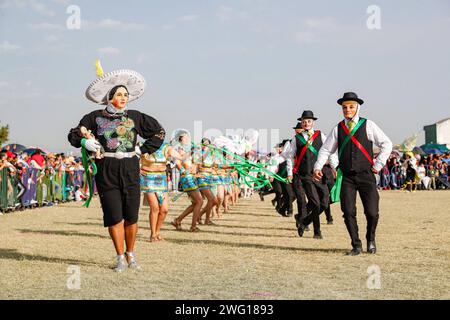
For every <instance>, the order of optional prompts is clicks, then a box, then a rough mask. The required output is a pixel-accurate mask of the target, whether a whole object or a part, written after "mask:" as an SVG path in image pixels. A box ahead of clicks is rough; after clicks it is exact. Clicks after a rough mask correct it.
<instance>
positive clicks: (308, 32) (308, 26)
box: [294, 17, 341, 44]
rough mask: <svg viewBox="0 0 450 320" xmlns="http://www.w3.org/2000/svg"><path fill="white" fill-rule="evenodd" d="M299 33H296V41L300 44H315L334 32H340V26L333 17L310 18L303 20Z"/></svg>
mask: <svg viewBox="0 0 450 320" xmlns="http://www.w3.org/2000/svg"><path fill="white" fill-rule="evenodd" d="M299 29H300V30H299V31H296V32H294V40H295V41H296V42H298V43H302V44H304V43H313V42H320V40H321V39H322V38H323V37H324V36H325V35H327V34H328V35H329V34H330V33H332V32H335V31H339V30H340V29H341V27H340V25H339V24H338V23H337V22H336V20H335V19H333V18H331V17H310V18H306V19H303V20H302V21H301V23H300V27H299Z"/></svg>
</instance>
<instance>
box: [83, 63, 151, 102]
mask: <svg viewBox="0 0 450 320" xmlns="http://www.w3.org/2000/svg"><path fill="white" fill-rule="evenodd" d="M96 66H97V75H98V76H99V78H97V79H96V80H95V81H94V82H92V83H91V84H90V85H89V87H88V88H87V89H86V98H88V99H89V100H91V101H92V102H95V103H98V104H104V105H106V104H108V99H107V96H108V93H109V91H110V90H111V89H112V88H114V87H115V86H119V85H122V86H125V87H126V88H127V89H128V97H129V98H128V102H131V101H133V100H136V99H139V98H140V97H141V96H142V95H143V94H144V91H145V87H146V82H145V79H144V77H143V76H142V75H141V74H140V73H138V72H136V71H133V70H129V69H120V70H116V71H112V72H108V73H106V74H103V70H101V66H100V63H99V61H97V63H96Z"/></svg>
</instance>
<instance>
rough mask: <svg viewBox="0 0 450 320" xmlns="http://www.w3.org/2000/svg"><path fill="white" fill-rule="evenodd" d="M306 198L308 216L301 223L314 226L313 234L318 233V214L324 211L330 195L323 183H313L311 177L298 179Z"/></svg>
mask: <svg viewBox="0 0 450 320" xmlns="http://www.w3.org/2000/svg"><path fill="white" fill-rule="evenodd" d="M300 180H301V182H302V186H303V189H304V190H305V194H306V197H307V198H308V205H307V210H308V214H307V216H306V217H305V218H303V219H302V223H303V224H305V225H309V224H310V223H311V222H312V223H313V226H314V234H319V233H320V218H319V217H320V214H321V213H322V212H324V211H325V209H326V208H327V207H328V204H329V197H330V194H329V192H328V187H327V185H326V184H325V183H324V182H323V181H319V182H318V181H314V180H313V178H312V176H304V177H300Z"/></svg>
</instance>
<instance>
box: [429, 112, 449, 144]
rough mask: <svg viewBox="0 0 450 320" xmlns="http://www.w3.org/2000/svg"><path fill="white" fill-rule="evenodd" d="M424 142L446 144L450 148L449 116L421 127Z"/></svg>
mask: <svg viewBox="0 0 450 320" xmlns="http://www.w3.org/2000/svg"><path fill="white" fill-rule="evenodd" d="M423 130H425V143H438V144H446V145H447V148H450V118H447V119H444V120H441V121H439V122H436V123H435V124H431V125H429V126H425V127H423Z"/></svg>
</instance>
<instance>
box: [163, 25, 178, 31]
mask: <svg viewBox="0 0 450 320" xmlns="http://www.w3.org/2000/svg"><path fill="white" fill-rule="evenodd" d="M175 28H176V26H175V25H174V24H165V25H163V26H162V27H161V29H163V30H164V31H169V30H173V29H175Z"/></svg>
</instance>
